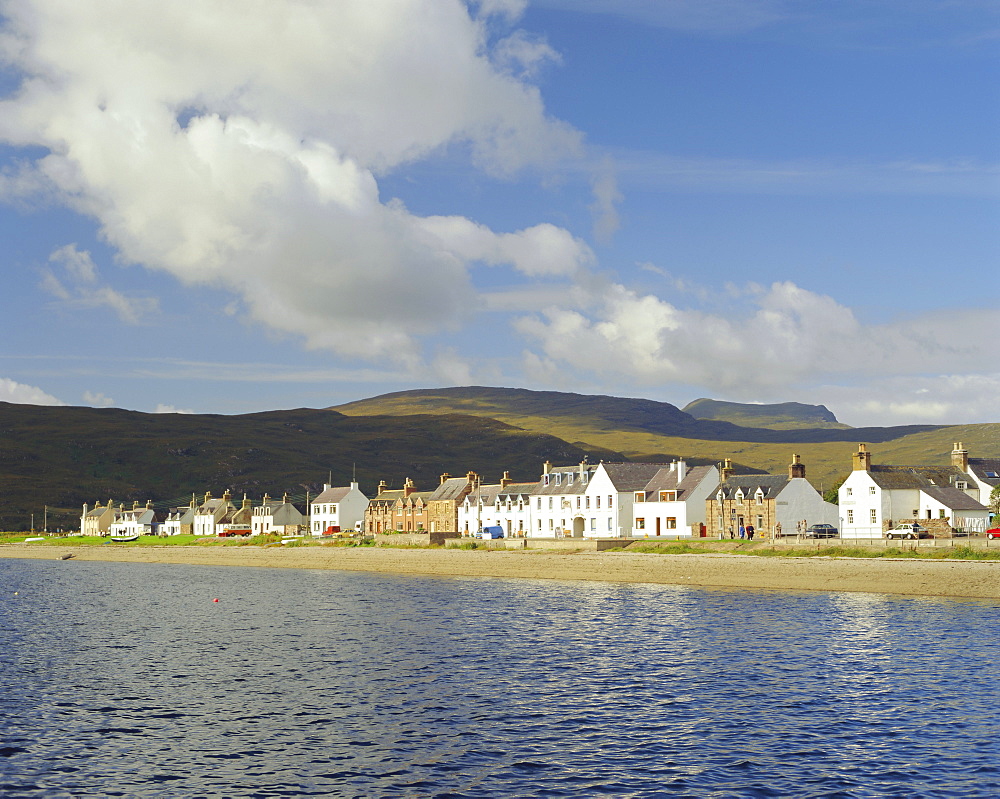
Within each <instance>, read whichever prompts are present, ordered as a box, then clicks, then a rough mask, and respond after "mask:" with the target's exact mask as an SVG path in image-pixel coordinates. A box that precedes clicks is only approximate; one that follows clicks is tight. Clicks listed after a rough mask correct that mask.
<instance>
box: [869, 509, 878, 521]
mask: <svg viewBox="0 0 1000 799" xmlns="http://www.w3.org/2000/svg"><path fill="white" fill-rule="evenodd" d="M870 521H871V523H872V524H878V511H877V510H875V508H872V509H871V520H870Z"/></svg>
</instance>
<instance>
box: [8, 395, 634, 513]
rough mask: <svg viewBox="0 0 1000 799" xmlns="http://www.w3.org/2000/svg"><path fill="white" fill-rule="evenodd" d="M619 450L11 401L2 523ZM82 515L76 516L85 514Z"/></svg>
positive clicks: (433, 425) (498, 433) (430, 482)
mask: <svg viewBox="0 0 1000 799" xmlns="http://www.w3.org/2000/svg"><path fill="white" fill-rule="evenodd" d="M585 455H586V456H589V457H590V458H591V460H599V459H601V458H609V459H616V458H620V455H618V454H617V453H609V452H605V451H602V450H597V449H590V450H589V451H586V452H585V451H583V450H582V449H580V448H578V447H575V446H572V445H570V444H567V443H566V442H565V441H561V440H559V439H558V438H555V437H554V436H552V435H551V434H548V433H537V432H530V431H529V432H526V431H523V430H518V429H515V428H512V427H510V426H508V425H505V424H503V423H501V422H497V421H494V420H492V419H485V418H477V417H471V416H439V415H433V416H424V417H419V418H414V417H411V416H407V417H406V418H403V419H398V418H393V417H365V418H358V417H347V416H343V415H341V414H338V413H331V412H329V411H324V410H311V409H302V410H291V411H272V412H268V413H257V414H248V415H244V416H211V415H182V414H143V413H136V412H132V411H122V410H116V409H97V408H65V407H61V408H53V407H37V406H31V405H12V404H9V403H2V402H0V529H8V530H19V529H24V528H25V526H26V525H27V524H28V523H29V522H30V514H31V513H34V514H35V524H36V526H38V527H40V526H41V524H42V507H43V505H49V506H50V508H64V509H66V511H67V512H65V513H63V514H61V515H60V514H59V513H58V512H57V511H50V528H54V527H57V526H63V527H69V526H74V527H75V526H78V524H79V513H80V507H81V505H82V504H83V503H84V502H86V503H88V504H91V505H92V504H93V503H94V502H95V501H97V500H100V501H101V502H107V500H108V499H109V498H111V499H114V500H116V501H117V502H121V501H122V500H125V501H131V500H139V501H140V502H145V500H146V499H151V500H153V502H154V503H155V504H157V505H162V504H167V503H171V504H180V503H184V504H186V502H187V500H188V499H189V498H190V495H191V493H192V492H194V493H195V494H198V495H199V496H201V495H203V494H204V492H205V491H212V493H213V495H215V496H219V494H220V493H221V492H222V490H223V489H226V488H228V489H230V490H231V491H232V492H233V494H234V495H235V496H236V497H241V496H242V494H243V493H244V492H246V493H248V494H249V495H250V497H251V498H252V499H255V500H257V499H259V498H260V496H261V495H262V494H263V493H264V492H269V493H270V494H271V495H272V496H273V497H280V496H281V494H282V493H284V492H286V491H287V492H289V493H290V494H293V495H303V494H304V493H305V492H306V491H307V490H308V491H310V492H313V493H315V492H316V491H317V490H319V489H321V488H322V484H323V482H324V481H326V480H327V479H328V476H329V474H330V472H332V478H333V482H334V484H335V485H346V484H347V483H348V482H350V479H351V475H352V471H353V469H355V468H356V470H357V472H356V473H357V477H358V481H359V483H360V484H361V488H362V490H363V491H365V492H366V493H368V494H369V495H371V493H373V492H374V490H375V488H376V486H377V483H378V481H379V480H382V479H384V480H386V481H387V482H388V483H389V485H391V486H397V487H398V486H400V485H401V484H402V481H403V480H404V479H405V478H406V477H411V478H413V480H414V481H415V482H416V484H417V488H418V489H421V490H428V489H431V488H433V487H435V486H436V485H437V484H438V476H439V475H440V474H441V473H442V472H446V471H447V472H450V473H452V474H454V475H461V474H465V472H466V471H468V470H470V469H471V470H473V471H477V472H479V473H480V474H481V475H482V476H483V478H484V479H486V480H489V481H496V480H498V479H499V477H500V476H501V473H502V472H503V471H504V470H509V471H510V472H511V476H512V477H513V478H514V479H515V480H537V479H538V474H539V472H540V470H541V464H542V463H543V462H544V461H545V460H546V459H550V460H552V461H555V462H569V463H576V462H579V461H580V459H581V458H583V457H584V456H585ZM74 517H75V518H74Z"/></svg>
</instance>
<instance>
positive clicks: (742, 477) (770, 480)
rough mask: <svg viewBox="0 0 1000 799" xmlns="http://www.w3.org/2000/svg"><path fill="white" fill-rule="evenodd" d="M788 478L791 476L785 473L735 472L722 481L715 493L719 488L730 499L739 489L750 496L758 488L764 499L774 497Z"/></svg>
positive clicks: (786, 483) (744, 494) (786, 482)
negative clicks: (735, 473)
mask: <svg viewBox="0 0 1000 799" xmlns="http://www.w3.org/2000/svg"><path fill="white" fill-rule="evenodd" d="M789 480H791V478H790V477H788V476H787V475H776V474H737V475H733V476H732V477H730V478H729V479H728V480H726V482H724V483H722V485H720V486H719V487H718V488H717V489H716V491H715V493H716V494H718V493H719V491H720V490H721V491H722V495H723V497H724V498H725V499H732V498H733V497H734V496H736V492H737V491H738V490H739V489H743V496H745V497H752V496H754V495H755V494H756V493H757V489H758V488H759V489H760V490H761V493H762V494H763V495H764V499H774V498H775V497H776V496H778V494H780V493H781V492H782V490H783V489H784V488H785V486H786V485H788V481H789Z"/></svg>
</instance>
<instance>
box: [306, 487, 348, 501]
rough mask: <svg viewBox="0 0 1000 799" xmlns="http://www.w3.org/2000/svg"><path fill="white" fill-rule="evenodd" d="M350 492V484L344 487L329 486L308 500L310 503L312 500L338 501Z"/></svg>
mask: <svg viewBox="0 0 1000 799" xmlns="http://www.w3.org/2000/svg"><path fill="white" fill-rule="evenodd" d="M350 492H351V487H350V486H347V487H346V488H345V487H344V486H339V487H338V486H330V487H329V488H327V489H326V490H325V491H321V492H320V493H319V495H318V496H317V497H316V498H315V499H312V500H310V504H312V503H314V502H340V500H342V499H343V498H344V497H346V496H347V495H348V494H349V493H350Z"/></svg>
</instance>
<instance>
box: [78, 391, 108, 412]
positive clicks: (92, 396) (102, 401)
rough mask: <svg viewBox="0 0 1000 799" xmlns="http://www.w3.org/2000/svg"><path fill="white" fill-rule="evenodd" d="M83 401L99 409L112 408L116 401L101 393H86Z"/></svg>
mask: <svg viewBox="0 0 1000 799" xmlns="http://www.w3.org/2000/svg"><path fill="white" fill-rule="evenodd" d="M83 401H84V402H86V403H87V404H88V405H93V406H94V407H97V408H110V407H111V406H112V405H114V404H115V401H114V400H113V399H111V397H108V396H105V395H104V394H102V393H100V392H99V391H84V392H83Z"/></svg>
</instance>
